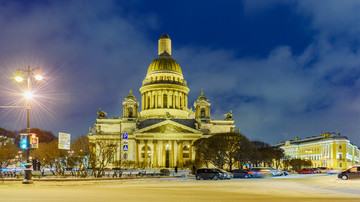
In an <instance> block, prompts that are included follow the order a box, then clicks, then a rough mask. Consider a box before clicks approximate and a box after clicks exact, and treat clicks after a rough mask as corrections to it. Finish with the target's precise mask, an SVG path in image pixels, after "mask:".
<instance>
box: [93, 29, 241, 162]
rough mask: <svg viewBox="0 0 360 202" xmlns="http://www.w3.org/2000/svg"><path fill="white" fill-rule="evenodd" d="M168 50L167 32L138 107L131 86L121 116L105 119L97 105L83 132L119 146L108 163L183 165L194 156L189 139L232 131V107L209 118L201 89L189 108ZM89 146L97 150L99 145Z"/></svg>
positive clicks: (184, 86)
mask: <svg viewBox="0 0 360 202" xmlns="http://www.w3.org/2000/svg"><path fill="white" fill-rule="evenodd" d="M171 54H172V53H171V40H170V37H169V36H168V35H167V34H163V35H162V36H161V37H160V39H159V42H158V55H159V56H158V58H156V59H155V60H154V61H153V62H152V63H151V64H150V66H149V68H148V70H147V74H146V76H145V79H144V80H143V82H142V86H141V88H140V89H139V90H140V93H141V99H140V100H141V106H140V105H139V100H138V99H137V98H136V97H135V96H134V95H133V94H132V91H131V90H130V93H129V95H128V96H127V97H126V98H125V99H124V101H123V103H122V104H123V116H122V118H107V117H106V113H105V112H103V111H101V110H100V109H99V112H98V117H97V119H96V121H95V125H94V127H90V131H89V134H88V137H89V141H90V142H91V143H95V145H96V143H99V142H101V141H103V142H104V141H108V142H109V141H111V142H114V143H116V144H117V145H118V146H117V150H116V151H115V152H114V155H113V157H111V158H110V159H109V164H108V166H107V167H108V168H114V167H116V165H115V162H119V161H122V162H124V161H128V162H132V163H133V165H134V167H137V168H173V167H175V166H177V167H179V168H182V167H183V166H184V165H185V164H186V163H187V162H189V161H193V160H195V149H194V147H193V142H194V141H196V140H197V139H199V138H207V137H209V136H211V135H212V134H216V133H226V132H234V131H235V125H234V120H233V118H232V113H231V112H230V113H228V114H226V116H225V119H223V120H214V119H211V113H210V102H209V100H208V99H207V98H206V97H205V96H204V93H203V91H201V95H200V97H199V98H198V99H197V100H196V101H195V102H194V111H193V110H192V108H191V109H189V108H188V93H189V91H190V89H189V88H188V87H187V82H186V80H185V79H184V76H183V74H182V70H181V68H180V65H179V64H178V63H177V62H176V61H175V60H174V59H173V58H172V55H171ZM94 149H95V150H96V152H97V154H98V153H99V151H98V150H99V149H100V148H99V147H98V146H97V147H95V148H94Z"/></svg>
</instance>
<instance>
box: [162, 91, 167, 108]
mask: <svg viewBox="0 0 360 202" xmlns="http://www.w3.org/2000/svg"><path fill="white" fill-rule="evenodd" d="M166 107H167V95H166V94H164V95H163V108H166Z"/></svg>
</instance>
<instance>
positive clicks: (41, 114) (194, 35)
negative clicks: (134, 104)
mask: <svg viewBox="0 0 360 202" xmlns="http://www.w3.org/2000/svg"><path fill="white" fill-rule="evenodd" d="M359 10H360V2H359V1H350V0H348V1H335V0H326V1H307V0H303V1H292V0H288V1H285V0H273V1H265V0H263V1H262V0H243V1H226V2H219V1H181V2H177V3H174V2H169V1H142V0H136V1H130V2H129V1H95V0H94V1H91V0H90V1H75V0H74V1H32V2H31V3H28V2H27V1H0V27H1V31H0V52H1V54H0V78H1V79H0V106H9V105H16V104H21V102H18V101H19V99H20V98H21V96H19V95H18V92H19V87H21V86H19V84H16V83H15V82H14V81H13V80H12V76H13V74H14V73H16V71H15V70H16V68H18V67H26V66H28V65H30V66H31V67H37V66H40V67H41V69H42V71H43V73H44V76H45V77H46V79H45V80H44V81H43V82H41V83H37V84H34V85H37V87H39V89H40V90H39V92H38V94H37V97H36V103H35V104H36V106H35V105H34V106H33V109H32V118H31V120H32V121H31V126H32V127H39V128H43V129H45V130H50V131H53V132H54V133H55V134H57V133H58V132H59V131H61V132H69V133H71V134H72V135H73V136H74V137H75V136H78V135H80V134H86V133H87V132H88V128H89V126H93V124H94V122H95V119H96V112H97V110H98V108H99V107H101V108H102V109H103V110H104V111H105V112H107V113H108V117H119V116H122V101H123V99H124V98H125V97H126V96H127V95H128V92H129V90H130V89H132V90H133V92H134V94H135V96H136V97H137V99H138V100H140V93H139V91H138V89H139V88H140V86H141V82H142V80H143V79H144V77H145V75H146V71H147V68H148V66H149V64H150V63H151V62H152V60H154V59H155V58H156V57H157V40H158V38H159V37H160V36H161V34H163V33H167V34H169V35H170V37H171V39H172V47H173V51H172V52H173V53H172V57H173V58H174V59H175V60H177V61H178V62H179V64H180V66H181V68H182V71H183V74H184V78H185V79H186V80H187V82H188V87H189V88H190V93H189V106H188V107H189V108H190V107H193V102H194V101H195V100H196V99H197V97H198V96H200V91H201V89H204V93H205V96H206V97H207V98H208V99H209V100H210V102H211V104H212V105H211V113H212V114H211V116H212V118H215V119H222V118H224V116H223V114H225V113H227V112H229V111H230V110H232V111H233V113H234V118H235V124H236V126H237V127H238V128H240V130H241V132H242V133H243V134H245V135H246V136H247V137H248V138H250V139H251V140H262V141H265V142H268V143H270V144H273V143H275V142H279V141H285V140H289V139H295V137H300V138H305V137H309V136H316V135H319V134H320V133H321V132H335V131H339V132H340V133H341V134H343V135H345V136H347V137H349V139H350V140H351V141H352V142H354V143H356V144H357V145H358V146H359V145H360V136H359V135H358V133H359V129H360V124H359V121H360V120H359V114H360V96H359V92H360V91H359V90H360V83H359V81H360V80H359V79H360V57H359V56H360V53H359V49H360V12H358V11H359ZM25 121H26V117H25V112H24V110H21V109H18V108H6V109H4V108H0V127H3V128H6V129H8V130H19V129H22V128H25V126H26V122H25Z"/></svg>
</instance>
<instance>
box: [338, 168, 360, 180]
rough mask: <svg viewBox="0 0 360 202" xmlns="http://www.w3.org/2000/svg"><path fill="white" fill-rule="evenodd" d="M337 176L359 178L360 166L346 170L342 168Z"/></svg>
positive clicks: (345, 178)
mask: <svg viewBox="0 0 360 202" xmlns="http://www.w3.org/2000/svg"><path fill="white" fill-rule="evenodd" d="M338 178H341V179H343V180H347V179H353V178H360V166H353V167H351V168H349V169H347V170H344V171H342V172H340V173H339V174H338Z"/></svg>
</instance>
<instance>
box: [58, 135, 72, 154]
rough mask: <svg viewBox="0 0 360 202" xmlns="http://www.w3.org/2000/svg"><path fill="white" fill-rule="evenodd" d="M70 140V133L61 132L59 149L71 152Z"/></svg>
mask: <svg viewBox="0 0 360 202" xmlns="http://www.w3.org/2000/svg"><path fill="white" fill-rule="evenodd" d="M70 139H71V135H70V134H69V133H61V132H59V149H66V150H70Z"/></svg>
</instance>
